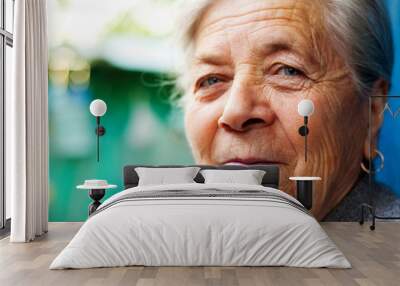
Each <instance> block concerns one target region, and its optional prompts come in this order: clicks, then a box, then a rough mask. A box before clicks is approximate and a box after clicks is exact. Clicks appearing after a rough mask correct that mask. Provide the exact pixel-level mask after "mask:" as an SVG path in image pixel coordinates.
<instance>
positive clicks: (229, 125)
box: [218, 80, 276, 132]
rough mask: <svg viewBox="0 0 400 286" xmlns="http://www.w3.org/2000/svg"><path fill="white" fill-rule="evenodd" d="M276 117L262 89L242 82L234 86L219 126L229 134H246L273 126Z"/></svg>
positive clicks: (235, 83)
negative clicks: (256, 129)
mask: <svg viewBox="0 0 400 286" xmlns="http://www.w3.org/2000/svg"><path fill="white" fill-rule="evenodd" d="M275 117H276V116H275V113H274V112H273V110H272V109H271V106H270V102H269V100H268V98H267V97H266V96H265V94H263V90H262V88H261V87H260V86H259V85H256V84H252V83H250V82H246V81H244V80H242V81H238V82H234V83H233V84H232V86H231V89H230V93H229V94H228V98H227V101H226V103H225V107H224V109H223V113H222V115H221V117H220V118H219V120H218V126H219V127H220V128H223V129H225V130H226V131H229V132H246V131H249V130H252V129H255V128H262V127H266V126H269V125H271V124H272V123H273V122H274V120H275Z"/></svg>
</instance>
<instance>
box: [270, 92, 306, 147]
mask: <svg viewBox="0 0 400 286" xmlns="http://www.w3.org/2000/svg"><path fill="white" fill-rule="evenodd" d="M302 98H303V96H302V95H290V96H283V95H275V96H274V97H273V98H272V101H271V102H272V108H273V110H274V112H275V114H276V116H277V118H278V120H279V122H280V124H281V125H282V129H283V132H284V133H285V135H286V138H287V140H289V142H285V143H284V146H286V145H288V144H290V145H292V149H294V150H295V151H296V153H297V154H302V152H303V151H302V150H303V149H304V137H302V136H300V135H299V133H298V129H299V128H300V126H302V125H303V124H304V118H303V117H301V116H300V115H299V114H298V113H297V105H298V103H299V102H300V100H301V99H302Z"/></svg>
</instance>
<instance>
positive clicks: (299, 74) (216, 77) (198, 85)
mask: <svg viewBox="0 0 400 286" xmlns="http://www.w3.org/2000/svg"><path fill="white" fill-rule="evenodd" d="M285 69H286V70H290V71H291V72H294V73H295V75H288V74H281V75H282V76H285V77H306V75H305V74H304V72H303V71H302V70H300V69H298V68H295V67H292V66H289V65H282V66H281V67H279V68H278V70H277V71H276V74H278V75H279V73H280V72H281V71H283V70H285ZM210 79H214V80H217V81H218V82H214V83H211V84H210V83H208V86H204V83H206V82H207V81H208V80H210ZM220 82H224V78H223V77H222V76H219V75H216V74H211V75H206V76H204V77H202V78H200V79H199V80H198V81H197V83H196V86H195V89H196V90H199V89H205V88H210V87H212V86H214V85H216V84H218V83H220Z"/></svg>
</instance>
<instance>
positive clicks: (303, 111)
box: [297, 99, 314, 117]
mask: <svg viewBox="0 0 400 286" xmlns="http://www.w3.org/2000/svg"><path fill="white" fill-rule="evenodd" d="M297 112H298V113H299V114H300V115H301V116H303V117H306V116H310V115H312V114H313V113H314V103H313V102H312V100H310V99H303V100H302V101H300V103H299V105H298V106H297Z"/></svg>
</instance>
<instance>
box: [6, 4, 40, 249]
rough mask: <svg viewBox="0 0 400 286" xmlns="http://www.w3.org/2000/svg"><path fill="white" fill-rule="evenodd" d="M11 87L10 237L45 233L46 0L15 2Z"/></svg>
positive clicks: (8, 100)
mask: <svg viewBox="0 0 400 286" xmlns="http://www.w3.org/2000/svg"><path fill="white" fill-rule="evenodd" d="M13 50H14V51H13V52H14V71H13V92H12V93H11V96H10V98H6V106H7V110H6V170H7V171H6V187H7V188H10V190H11V236H10V241H12V242H28V241H31V240H33V239H35V237H36V236H40V235H42V234H43V233H45V232H47V224H48V112H47V16H46V0H18V1H15V18H14V49H13Z"/></svg>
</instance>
